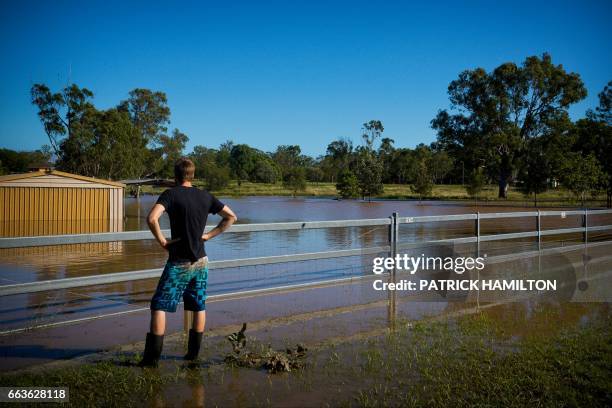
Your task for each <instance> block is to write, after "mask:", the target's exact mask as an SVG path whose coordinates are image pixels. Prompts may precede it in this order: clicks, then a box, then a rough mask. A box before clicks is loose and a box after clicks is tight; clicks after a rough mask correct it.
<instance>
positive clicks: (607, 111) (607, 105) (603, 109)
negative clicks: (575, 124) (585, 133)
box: [587, 81, 612, 126]
mask: <svg viewBox="0 0 612 408" xmlns="http://www.w3.org/2000/svg"><path fill="white" fill-rule="evenodd" d="M597 96H598V97H599V106H598V107H596V108H595V111H594V112H593V111H589V112H587V117H588V118H589V119H591V120H593V121H596V122H604V123H606V124H607V125H608V126H612V81H610V82H608V84H607V85H606V86H605V88H604V89H603V91H601V92H600V93H599V94H598V95H597Z"/></svg>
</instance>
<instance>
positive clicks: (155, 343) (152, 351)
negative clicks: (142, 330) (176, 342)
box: [138, 333, 164, 367]
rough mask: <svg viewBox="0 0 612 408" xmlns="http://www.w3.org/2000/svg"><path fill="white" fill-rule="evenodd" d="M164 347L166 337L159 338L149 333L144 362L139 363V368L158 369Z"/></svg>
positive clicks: (143, 356)
mask: <svg viewBox="0 0 612 408" xmlns="http://www.w3.org/2000/svg"><path fill="white" fill-rule="evenodd" d="M163 346H164V335H163V334H162V335H161V336H157V335H155V334H153V333H147V341H146V343H145V349H144V353H143V355H142V360H140V363H138V366H139V367H157V364H158V362H159V356H161V352H162V347H163Z"/></svg>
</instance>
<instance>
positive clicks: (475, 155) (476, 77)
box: [432, 53, 586, 198]
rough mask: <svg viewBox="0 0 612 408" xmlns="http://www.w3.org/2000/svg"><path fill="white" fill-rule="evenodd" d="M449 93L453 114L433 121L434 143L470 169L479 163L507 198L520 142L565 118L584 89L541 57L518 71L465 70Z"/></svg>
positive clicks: (516, 68) (509, 68)
mask: <svg viewBox="0 0 612 408" xmlns="http://www.w3.org/2000/svg"><path fill="white" fill-rule="evenodd" d="M448 94H449V99H450V102H451V107H452V108H453V109H457V110H458V112H457V113H455V114H452V115H451V114H449V113H448V112H447V111H445V110H442V111H440V112H438V115H437V116H436V118H434V119H433V120H432V127H433V128H434V129H435V130H437V132H438V143H439V144H440V145H441V146H442V148H443V149H444V150H447V151H449V153H451V156H452V157H453V158H455V160H458V161H462V162H464V163H465V165H468V166H471V167H472V168H475V167H476V166H477V165H478V162H479V161H480V160H484V161H485V162H486V163H487V168H490V169H495V170H496V172H497V174H498V184H499V193H498V195H499V197H500V198H506V197H507V187H508V182H509V181H510V180H511V178H512V175H513V173H514V170H515V166H516V164H517V162H518V161H519V159H520V155H521V152H522V148H523V147H524V143H525V141H526V140H528V139H530V138H534V137H538V136H541V135H542V134H544V133H546V131H547V129H548V128H549V127H550V126H551V124H552V123H554V122H555V121H558V120H563V118H566V117H567V116H568V114H567V109H568V108H569V106H570V105H571V104H573V103H575V102H578V101H580V100H582V99H584V97H585V96H586V89H585V88H584V85H583V83H582V80H581V79H580V76H579V75H578V74H576V73H573V72H572V73H567V72H566V71H565V69H564V68H563V66H561V65H554V64H553V63H552V59H551V57H550V55H549V54H546V53H545V54H543V55H542V57H541V58H540V57H537V56H532V57H528V58H526V59H525V61H524V62H523V64H522V66H520V67H519V66H517V65H515V64H514V63H504V64H502V65H500V66H498V67H497V68H495V69H494V70H493V71H492V72H490V73H487V72H486V71H485V70H484V69H482V68H476V69H474V70H466V71H464V72H462V73H461V74H459V77H458V79H456V80H454V81H452V82H451V83H450V85H449V87H448Z"/></svg>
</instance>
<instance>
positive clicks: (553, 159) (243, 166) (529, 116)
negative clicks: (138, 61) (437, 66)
mask: <svg viewBox="0 0 612 408" xmlns="http://www.w3.org/2000/svg"><path fill="white" fill-rule="evenodd" d="M448 95H449V102H450V107H449V109H441V110H439V111H438V113H437V114H436V116H435V117H434V118H433V119H432V121H431V126H432V128H433V129H434V130H435V131H436V133H437V138H436V141H435V142H433V143H431V144H429V145H425V144H420V145H418V146H416V147H415V148H406V147H396V145H395V140H394V139H392V138H390V137H386V135H384V131H385V129H384V125H383V123H382V122H381V121H380V120H370V121H367V122H366V123H364V124H363V125H362V129H361V134H360V135H359V140H360V141H359V143H358V144H357V145H354V143H353V141H352V139H351V138H350V137H344V138H338V139H336V140H333V141H332V142H330V143H329V144H328V145H327V149H326V151H325V154H323V155H321V156H319V157H316V158H314V157H310V156H308V155H304V154H302V152H301V149H300V146H299V145H282V146H278V147H277V149H276V150H275V151H272V152H264V151H262V150H259V149H256V148H254V147H252V146H249V145H246V144H235V143H233V142H232V141H231V140H228V141H226V142H224V143H222V144H221V145H220V146H219V147H218V148H211V147H205V146H199V145H198V146H195V147H194V148H193V150H192V151H191V152H185V147H186V144H187V142H188V141H189V138H188V136H187V135H186V134H185V133H183V132H181V131H180V130H179V129H173V130H172V132H169V129H168V127H167V126H168V124H169V123H170V114H171V112H170V108H169V106H168V101H167V97H166V95H165V94H164V93H163V92H160V91H152V90H148V89H142V88H137V89H134V90H132V91H130V92H129V93H128V94H127V97H126V99H125V100H122V101H120V102H119V103H117V105H116V106H115V107H113V108H110V109H106V110H100V109H98V108H96V107H95V105H94V103H93V100H94V95H93V93H92V92H91V91H90V90H88V89H86V88H80V87H79V86H77V85H75V84H71V85H69V86H66V87H65V88H64V89H61V90H59V91H57V92H53V91H51V90H50V89H49V88H48V87H47V86H46V85H44V84H35V85H34V86H33V87H32V88H31V98H32V103H33V104H34V105H35V106H36V107H37V108H38V116H39V118H40V120H41V123H42V125H43V128H44V130H45V132H46V134H47V136H48V139H49V145H47V146H45V147H44V149H42V150H41V151H37V152H11V151H9V150H7V149H2V150H0V171H3V172H10V171H20V170H22V168H23V167H24V162H26V161H27V160H28V159H32V160H33V159H36V160H37V161H39V160H40V159H41V158H44V157H47V158H49V157H54V158H55V166H56V167H57V168H60V169H62V170H65V171H68V172H73V173H78V174H83V175H87V176H92V177H99V178H107V179H128V178H148V177H162V178H171V177H172V166H173V163H174V161H176V159H177V158H179V157H181V156H183V155H188V156H190V157H191V158H192V159H193V160H194V162H195V163H196V169H197V174H196V177H197V178H199V179H201V180H203V181H204V183H205V185H206V186H207V187H208V188H209V189H212V190H218V189H220V188H223V187H225V186H226V185H227V184H228V183H229V181H230V180H231V179H234V180H236V181H237V183H238V184H241V183H242V182H243V181H249V182H255V183H283V184H284V185H285V186H286V187H288V188H290V189H292V190H293V191H294V192H297V191H300V190H303V189H305V187H306V182H307V181H309V182H332V183H335V184H336V187H337V190H338V193H339V195H340V196H342V197H346V198H349V197H363V198H367V197H372V196H376V195H378V194H381V193H382V192H383V189H384V184H388V183H397V184H409V185H410V186H411V189H412V190H413V191H414V192H415V193H416V194H418V195H419V196H421V197H426V196H429V195H430V194H431V191H432V187H433V185H434V184H464V185H465V186H466V189H467V191H468V193H469V194H470V195H471V196H476V197H477V196H478V195H479V194H480V192H481V191H482V188H483V186H484V185H486V184H488V183H496V184H497V185H498V196H499V197H500V198H504V197H507V191H508V186H509V185H515V186H516V187H517V188H518V189H520V190H521V191H522V192H523V193H524V194H525V195H527V196H532V197H534V199H535V200H537V196H538V194H541V193H543V192H544V191H546V190H547V189H549V188H551V187H556V186H557V185H559V184H560V185H562V186H564V187H566V188H567V189H569V190H571V191H573V192H574V193H575V194H576V195H577V196H578V197H579V198H580V199H582V200H583V201H584V200H585V199H586V198H587V196H588V194H595V193H598V192H601V191H606V193H607V197H608V205H610V204H611V198H612V131H611V117H612V114H611V113H610V107H611V104H612V102H611V101H612V82H610V83H608V85H607V86H606V87H605V88H604V90H603V91H602V92H601V93H599V105H598V106H597V107H596V108H595V109H594V110H589V111H587V113H586V115H585V117H584V118H580V119H579V120H577V121H572V120H571V119H570V117H569V114H568V109H569V108H570V106H571V105H573V104H575V103H577V102H579V101H581V100H583V99H584V98H585V97H586V95H587V91H586V88H585V86H584V84H583V82H582V80H581V78H580V75H579V74H577V73H574V72H567V71H566V70H565V69H564V68H563V66H562V65H555V64H554V63H553V62H552V58H551V56H550V55H548V54H543V55H542V56H531V57H528V58H526V59H525V60H524V61H523V62H522V63H521V64H519V65H517V64H515V63H504V64H501V65H500V66H498V67H496V68H495V69H493V70H491V71H490V72H487V71H486V70H485V69H483V68H476V69H470V70H465V71H463V72H461V73H459V75H458V77H457V79H455V80H453V81H452V82H451V83H450V84H449V86H448ZM20 155H21V156H20ZM27 155H30V156H32V155H34V156H35V157H29V156H28V157H26V156H27ZM16 157H21V159H20V160H21V161H19V160H18V159H16ZM18 162H19V163H20V164H19V163H18Z"/></svg>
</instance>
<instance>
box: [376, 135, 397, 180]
mask: <svg viewBox="0 0 612 408" xmlns="http://www.w3.org/2000/svg"><path fill="white" fill-rule="evenodd" d="M394 143H395V140H393V139H390V138H388V137H385V138H383V139H382V140H381V141H380V147H379V148H378V158H379V159H380V161H381V162H382V165H383V182H386V183H390V182H392V181H393V173H392V172H391V166H392V163H393V156H394V155H395V147H393V144H394Z"/></svg>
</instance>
